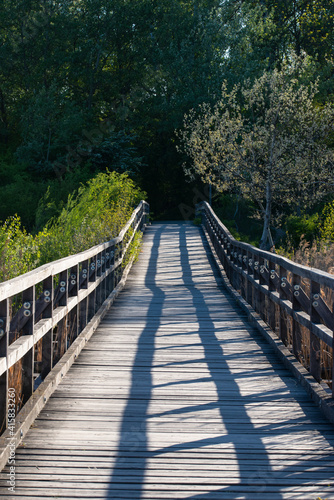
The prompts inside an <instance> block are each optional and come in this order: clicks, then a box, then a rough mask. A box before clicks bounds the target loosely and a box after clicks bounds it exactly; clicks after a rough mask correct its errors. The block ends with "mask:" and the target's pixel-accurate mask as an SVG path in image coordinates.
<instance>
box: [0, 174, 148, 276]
mask: <svg viewBox="0 0 334 500" xmlns="http://www.w3.org/2000/svg"><path fill="white" fill-rule="evenodd" d="M144 196H145V194H144V193H142V192H141V191H140V190H139V189H138V188H137V187H136V186H135V184H134V183H133V181H131V179H129V178H128V176H127V175H126V174H117V173H116V172H112V173H110V172H106V173H100V174H98V175H97V176H96V177H95V178H93V179H91V180H90V181H88V183H87V185H86V186H81V187H80V188H79V190H78V193H77V194H76V195H70V196H69V198H68V201H67V204H66V206H65V207H64V208H63V209H62V211H61V213H60V215H59V216H58V217H54V218H53V219H51V220H50V221H49V222H48V224H46V226H45V227H44V229H43V230H42V231H39V232H38V233H37V234H36V235H35V236H33V235H31V234H28V233H27V232H26V231H25V229H24V228H22V225H21V220H20V218H19V217H18V216H14V217H11V218H9V219H8V220H7V221H6V222H5V223H4V224H3V225H2V226H1V227H0V280H1V281H3V280H7V279H10V278H13V277H15V276H18V275H19V274H23V273H25V272H28V271H30V270H32V269H34V268H36V267H38V266H40V265H43V264H45V263H47V262H50V261H52V260H56V259H59V258H62V257H66V256H68V255H71V254H75V253H78V252H81V251H83V250H86V249H88V248H90V247H92V246H94V245H96V244H98V243H102V242H103V241H107V240H109V239H111V238H113V237H115V236H117V234H118V233H119V232H120V230H121V228H122V227H123V226H124V225H125V223H126V222H127V220H128V219H129V218H130V216H131V213H132V211H133V209H134V207H135V205H137V204H138V203H139V201H140V199H141V198H143V197H144Z"/></svg>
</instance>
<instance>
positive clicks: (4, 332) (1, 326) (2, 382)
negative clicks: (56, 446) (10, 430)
mask: <svg viewBox="0 0 334 500" xmlns="http://www.w3.org/2000/svg"><path fill="white" fill-rule="evenodd" d="M9 324H10V320H9V299H5V300H3V301H1V302H0V358H6V359H7V352H8V340H9ZM7 414H8V367H7V370H6V371H5V372H4V373H3V374H2V375H1V376H0V432H1V431H4V430H5V429H6V428H7Z"/></svg>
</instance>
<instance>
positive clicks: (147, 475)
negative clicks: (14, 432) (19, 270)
mask: <svg viewBox="0 0 334 500" xmlns="http://www.w3.org/2000/svg"><path fill="white" fill-rule="evenodd" d="M333 446H334V428H333V426H332V425H331V424H329V423H328V422H327V421H326V420H325V419H324V417H323V416H322V415H321V413H320V411H319V410H318V409H317V408H316V406H315V405H314V404H313V403H312V402H311V400H310V399H309V397H308V396H307V394H306V393H305V392H304V390H303V389H302V388H301V387H299V385H298V384H297V383H296V381H295V380H294V379H293V378H292V377H291V375H290V373H289V372H288V371H287V370H285V369H284V367H283V366H282V365H281V364H280V363H279V361H278V359H277V358H276V356H275V354H274V352H273V350H272V348H271V347H270V346H269V345H267V344H266V343H265V341H264V340H263V339H262V337H261V336H260V335H259V334H258V333H257V331H256V330H254V329H253V328H252V327H251V326H250V325H249V324H247V322H246V320H245V316H244V315H243V313H241V311H240V310H239V309H238V308H237V307H236V306H235V304H234V303H233V301H232V299H231V298H230V297H229V296H228V295H227V294H226V293H225V292H224V290H223V289H222V286H221V282H220V278H219V276H218V274H217V272H216V271H215V268H214V265H213V264H212V261H211V260H209V259H208V256H207V247H206V244H205V243H203V239H202V236H201V233H200V230H199V229H198V228H196V227H194V226H191V225H189V224H167V223H166V224H154V225H153V226H151V227H150V228H148V229H147V232H146V234H145V236H144V244H143V250H142V253H141V256H140V259H139V262H138V263H137V264H136V265H135V266H134V268H133V270H132V273H130V277H129V280H128V283H127V285H126V287H125V288H124V290H123V292H121V294H120V295H119V298H118V299H117V301H116V302H115V305H114V307H113V308H112V310H111V311H110V313H109V314H108V315H107V316H106V318H105V320H104V321H103V322H102V323H101V325H100V327H99V328H98V330H97V331H96V332H95V334H94V336H93V337H92V339H91V340H90V342H89V343H88V345H87V346H86V347H85V348H84V350H83V351H82V353H81V354H80V356H79V358H78V360H77V361H76V362H75V363H74V365H73V366H72V368H71V369H70V371H69V373H68V375H67V376H66V377H65V378H64V381H63V382H62V383H61V385H60V386H59V388H58V389H57V390H56V392H55V393H54V395H53V396H52V397H51V399H50V400H49V401H48V403H47V404H46V406H45V408H44V410H43V411H42V412H41V414H40V416H39V418H38V419H37V420H36V422H35V424H34V426H33V428H32V429H31V430H30V432H29V433H28V434H27V436H26V438H25V440H24V444H23V446H21V447H20V448H19V449H18V450H17V453H16V493H15V494H12V493H8V491H7V484H6V481H7V480H8V469H5V470H4V471H3V473H2V475H1V490H0V498H4V499H12V498H21V499H22V500H23V499H30V500H31V499H35V498H44V499H50V498H62V499H68V500H70V499H74V498H76V499H84V498H90V499H92V498H94V499H95V498H96V499H97V498H98V499H107V498H108V499H145V498H147V499H148V498H150V499H156V500H158V499H159V500H160V499H172V498H174V499H188V500H190V499H191V500H195V499H196V500H211V499H217V500H218V499H219V500H224V499H229V500H233V499H250V500H256V499H261V500H276V499H289V500H290V499H300V500H316V498H318V497H321V498H323V500H324V499H325V498H327V499H328V500H329V499H334V460H333V457H334V447H333Z"/></svg>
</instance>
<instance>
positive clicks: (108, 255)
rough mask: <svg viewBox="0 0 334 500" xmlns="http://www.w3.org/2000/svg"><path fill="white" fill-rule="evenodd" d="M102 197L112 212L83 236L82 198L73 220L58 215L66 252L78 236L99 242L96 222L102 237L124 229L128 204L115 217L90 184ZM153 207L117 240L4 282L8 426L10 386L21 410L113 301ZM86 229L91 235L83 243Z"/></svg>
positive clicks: (1, 389) (2, 385) (1, 358)
mask: <svg viewBox="0 0 334 500" xmlns="http://www.w3.org/2000/svg"><path fill="white" fill-rule="evenodd" d="M124 179H125V178H124ZM124 179H123V180H124ZM128 186H130V184H128ZM93 188H94V189H93ZM116 191H117V190H116ZM86 194H87V193H86ZM84 195H85V193H84V194H83V195H82V198H81V199H83V196H84ZM93 195H94V196H93ZM95 195H96V196H95ZM102 199H103V197H102ZM127 199H128V198H127ZM95 200H98V201H100V205H99V203H98V202H97V203H96V205H95V208H94V210H98V209H99V210H100V213H99V217H100V219H103V218H105V221H104V222H105V224H104V225H102V224H100V222H99V221H94V220H93V215H91V217H90V218H87V219H86V222H85V223H84V224H81V225H80V227H79V229H82V228H84V229H85V230H86V232H84V231H83V233H80V234H79V235H77V233H76V230H73V231H72V228H75V224H74V223H73V225H71V224H70V222H69V221H72V222H75V220H76V219H75V217H74V215H76V214H77V213H78V212H80V210H79V209H80V202H79V203H78V204H77V205H76V206H75V207H74V208H73V210H72V211H69V212H68V214H69V217H68V218H67V217H65V218H64V219H62V220H65V222H66V223H64V224H63V225H61V224H60V221H59V219H58V220H57V221H56V222H57V223H58V229H59V230H60V229H62V230H63V233H61V234H63V235H64V237H65V238H64V241H65V242H66V243H67V244H68V246H66V244H65V243H64V249H61V248H60V247H59V251H62V250H63V251H64V252H66V253H67V252H68V251H69V250H70V249H71V248H78V247H77V246H76V245H77V241H78V239H80V241H82V244H84V245H87V244H89V243H92V241H94V240H93V239H91V238H93V235H90V229H89V228H92V227H93V226H94V224H95V228H98V231H95V237H97V238H98V239H101V238H103V237H104V238H105V235H106V234H107V233H106V232H105V231H106V230H107V227H109V229H110V231H111V234H113V232H114V231H116V230H117V228H119V226H120V224H121V221H122V220H124V218H125V217H126V214H127V213H128V205H125V206H123V208H124V209H123V212H122V214H121V217H120V218H116V219H115V218H113V217H109V216H110V215H112V214H113V210H114V207H115V205H114V206H112V209H110V210H109V211H108V207H107V206H105V212H103V207H104V205H103V204H101V198H100V197H99V196H98V190H97V189H96V184H91V185H90V191H89V193H88V198H87V199H85V204H87V203H91V204H94V203H95ZM92 209H93V207H92ZM148 212H149V206H148V204H147V203H146V202H144V201H141V202H140V204H139V205H138V207H137V208H136V209H135V211H134V212H133V213H132V216H131V218H129V220H128V222H127V223H126V224H125V226H124V227H123V229H122V230H121V231H120V232H119V235H118V236H117V237H116V238H113V239H108V241H105V242H104V243H99V244H98V245H96V246H93V247H91V248H89V249H88V250H85V251H83V252H80V253H76V254H75V255H70V256H68V257H65V258H62V259H60V260H57V261H52V262H50V263H48V264H45V265H43V266H41V267H38V268H37V269H34V270H33V271H30V272H28V273H26V274H23V275H20V276H19V277H16V278H14V279H11V280H9V281H5V282H4V283H0V428H1V430H4V429H5V428H6V424H7V423H8V402H9V395H10V394H9V392H8V389H9V388H10V389H11V391H13V392H14V393H15V395H16V400H15V414H17V413H18V412H19V411H20V409H21V408H22V406H24V404H25V403H26V402H27V401H28V399H29V398H30V396H31V395H32V394H33V393H34V391H35V390H36V389H37V387H38V385H39V384H40V383H41V382H42V381H43V380H44V379H45V377H46V376H47V375H48V374H49V373H50V371H51V370H52V368H53V367H54V366H55V365H56V364H57V363H58V361H59V360H61V358H62V356H63V355H64V354H65V353H66V351H67V350H68V349H69V347H70V346H71V345H72V343H73V342H74V340H75V339H76V338H77V337H78V336H79V335H80V333H81V332H83V331H84V329H85V328H86V326H87V325H88V324H89V322H90V321H91V320H92V318H93V317H94V316H95V314H96V313H97V312H98V311H99V310H100V308H101V306H102V305H103V304H106V302H105V301H106V299H108V297H110V296H111V297H112V295H111V294H112V292H113V291H114V290H115V289H116V287H117V285H118V284H119V283H120V281H121V279H122V276H123V272H124V269H125V268H126V266H127V264H128V263H129V262H130V261H131V260H133V259H134V258H135V257H136V255H137V253H138V244H139V243H140V237H141V231H142V230H143V229H144V227H145V225H146V224H147V222H148ZM104 213H105V217H104ZM51 227H53V226H51ZM55 227H57V225H55ZM66 230H68V233H69V235H72V238H73V247H71V246H70V245H69V243H70V239H69V238H68V236H67V235H66ZM51 234H52V232H51ZM83 234H84V235H85V237H86V241H83ZM76 236H78V238H77V239H76ZM105 239H106V238H105ZM48 248H50V247H49V246H48ZM103 307H105V306H103Z"/></svg>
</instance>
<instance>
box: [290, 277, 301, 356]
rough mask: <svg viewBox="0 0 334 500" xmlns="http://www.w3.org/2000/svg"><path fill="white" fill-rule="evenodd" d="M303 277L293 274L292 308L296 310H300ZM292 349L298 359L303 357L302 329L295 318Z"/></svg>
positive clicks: (293, 320) (293, 321)
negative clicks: (299, 298)
mask: <svg viewBox="0 0 334 500" xmlns="http://www.w3.org/2000/svg"><path fill="white" fill-rule="evenodd" d="M300 286H301V278H300V276H299V275H298V274H293V276H292V309H293V311H294V312H298V311H300V305H299V301H298V298H297V297H299V295H300ZM292 351H293V354H294V355H295V356H296V358H297V359H299V360H300V359H301V351H302V345H301V331H300V324H299V323H298V321H296V320H295V318H293V319H292Z"/></svg>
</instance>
